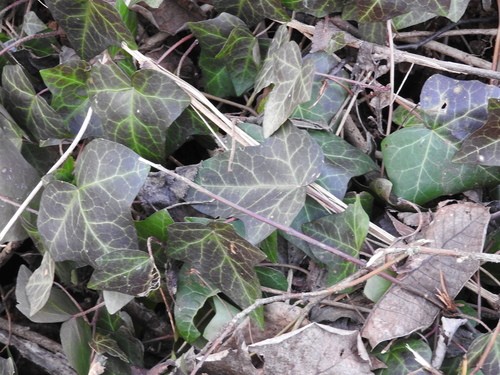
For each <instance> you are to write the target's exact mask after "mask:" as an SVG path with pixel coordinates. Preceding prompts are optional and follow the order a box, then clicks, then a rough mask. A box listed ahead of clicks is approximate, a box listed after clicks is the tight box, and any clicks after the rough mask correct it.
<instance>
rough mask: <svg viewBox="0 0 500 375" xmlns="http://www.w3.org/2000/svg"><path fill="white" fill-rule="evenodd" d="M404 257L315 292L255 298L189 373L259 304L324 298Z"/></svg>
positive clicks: (349, 286) (205, 348)
mask: <svg viewBox="0 0 500 375" xmlns="http://www.w3.org/2000/svg"><path fill="white" fill-rule="evenodd" d="M404 258H405V257H404V256H400V257H397V258H395V259H393V260H391V261H390V262H388V263H386V264H384V265H382V266H380V267H378V268H376V269H374V270H373V271H371V272H368V270H367V269H362V270H359V271H357V272H356V273H354V274H352V275H351V276H349V277H346V278H345V279H344V280H342V281H341V282H339V283H337V284H335V285H333V286H331V287H329V288H327V289H324V290H319V291H315V292H307V293H285V294H282V295H279V296H273V297H269V298H261V299H258V300H256V301H255V302H254V303H253V304H252V305H250V306H249V307H247V308H246V309H244V310H242V311H241V312H239V313H238V314H236V315H235V316H234V318H233V319H232V320H231V321H230V322H229V323H228V324H227V325H226V327H225V328H224V331H222V333H220V334H219V335H218V336H217V337H216V338H215V339H214V340H212V341H209V342H208V343H207V344H206V345H205V347H204V348H203V349H202V350H201V351H200V353H199V354H200V355H203V359H202V360H201V361H200V362H199V363H198V364H197V365H196V366H195V368H194V369H193V371H191V375H196V373H197V371H198V370H199V369H200V368H201V366H202V365H203V362H205V360H206V359H207V358H208V356H209V355H210V354H211V353H212V352H213V351H214V350H215V349H216V348H217V347H218V346H219V345H220V344H222V342H223V341H224V339H225V338H226V337H227V336H228V335H229V334H230V333H231V332H232V331H233V330H234V329H235V328H236V327H237V325H238V323H239V322H240V321H241V320H242V319H244V318H245V317H247V316H248V315H250V314H251V313H252V312H253V311H254V310H255V309H257V308H258V307H260V306H264V305H268V304H270V303H274V302H282V301H285V300H288V299H299V300H307V299H312V298H318V299H321V298H325V297H327V296H329V295H331V294H334V293H338V292H340V291H342V290H345V289H348V288H352V287H354V286H356V285H358V284H361V283H364V282H365V281H366V280H368V279H369V278H371V277H373V276H375V275H381V274H382V272H383V271H384V270H386V269H388V268H390V267H392V266H393V265H394V264H396V263H398V262H400V261H401V260H403V259H404Z"/></svg>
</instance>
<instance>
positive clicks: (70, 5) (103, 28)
mask: <svg viewBox="0 0 500 375" xmlns="http://www.w3.org/2000/svg"><path fill="white" fill-rule="evenodd" d="M46 4H47V7H48V8H49V10H50V12H51V14H52V16H53V17H54V18H55V19H56V21H57V23H58V24H59V25H60V26H61V27H62V28H63V29H64V31H65V33H66V36H67V37H68V39H69V41H70V43H71V45H72V46H73V48H74V49H75V51H76V52H77V53H78V54H79V56H80V57H81V58H82V59H84V60H90V59H91V58H93V57H95V56H96V55H98V54H100V53H101V52H102V51H104V50H105V49H106V48H108V47H110V46H119V45H120V43H121V42H126V43H127V44H128V45H129V46H130V47H131V48H134V46H135V41H134V38H133V37H132V35H131V34H130V32H129V31H128V29H127V28H126V27H125V25H124V24H123V22H122V20H121V18H120V15H119V14H118V11H117V10H116V9H115V8H114V7H113V6H112V5H111V4H109V3H108V2H106V1H104V0H47V1H46Z"/></svg>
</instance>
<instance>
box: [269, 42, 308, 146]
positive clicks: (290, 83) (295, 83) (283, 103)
mask: <svg viewBox="0 0 500 375" xmlns="http://www.w3.org/2000/svg"><path fill="white" fill-rule="evenodd" d="M313 75H314V64H313V61H311V60H306V61H304V62H303V61H302V56H301V52H300V49H299V46H298V45H297V43H295V42H286V43H284V44H283V46H281V47H280V48H279V50H278V51H277V52H276V53H275V54H274V55H273V76H274V85H275V86H274V88H273V91H271V94H269V97H268V99H267V102H266V105H265V112H264V121H263V124H262V127H263V131H264V137H266V138H267V137H269V136H270V135H271V134H273V133H274V132H275V131H276V130H277V129H278V128H279V127H280V126H281V125H282V124H283V123H284V122H285V121H286V120H287V119H288V117H289V116H291V114H292V113H293V111H294V110H295V108H296V107H297V106H298V105H299V104H301V103H304V102H306V101H308V100H309V98H310V97H311V88H312V80H313Z"/></svg>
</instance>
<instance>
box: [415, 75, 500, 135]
mask: <svg viewBox="0 0 500 375" xmlns="http://www.w3.org/2000/svg"><path fill="white" fill-rule="evenodd" d="M489 98H497V99H500V88H499V87H495V86H493V85H486V84H484V83H482V82H479V81H460V80H458V79H452V78H449V77H446V76H443V75H440V74H435V75H433V76H432V77H430V78H429V79H428V80H427V81H426V82H425V84H424V86H423V88H422V92H421V94H420V102H421V103H420V104H421V108H422V110H423V118H424V122H425V124H426V125H427V127H428V128H430V129H433V130H435V132H436V134H438V135H440V136H443V137H444V138H446V139H448V140H450V141H452V142H453V141H462V140H464V139H465V138H466V137H468V136H469V135H470V134H471V133H472V132H474V131H476V130H477V129H479V128H480V127H481V126H483V125H484V122H485V120H486V118H487V116H488V99H489Z"/></svg>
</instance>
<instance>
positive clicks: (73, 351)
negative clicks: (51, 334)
mask: <svg viewBox="0 0 500 375" xmlns="http://www.w3.org/2000/svg"><path fill="white" fill-rule="evenodd" d="M60 336H61V344H62V347H63V351H64V354H65V355H66V358H68V361H69V363H70V364H71V367H73V368H74V369H75V370H76V372H77V373H78V374H88V372H89V369H90V359H91V350H90V346H89V342H90V341H91V339H92V330H91V328H90V326H89V324H88V323H86V322H85V321H84V320H83V319H82V318H76V319H75V318H73V319H70V320H68V321H67V322H64V323H63V324H62V326H61V332H60Z"/></svg>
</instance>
